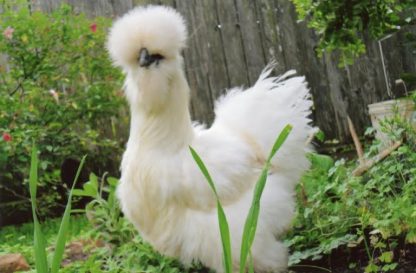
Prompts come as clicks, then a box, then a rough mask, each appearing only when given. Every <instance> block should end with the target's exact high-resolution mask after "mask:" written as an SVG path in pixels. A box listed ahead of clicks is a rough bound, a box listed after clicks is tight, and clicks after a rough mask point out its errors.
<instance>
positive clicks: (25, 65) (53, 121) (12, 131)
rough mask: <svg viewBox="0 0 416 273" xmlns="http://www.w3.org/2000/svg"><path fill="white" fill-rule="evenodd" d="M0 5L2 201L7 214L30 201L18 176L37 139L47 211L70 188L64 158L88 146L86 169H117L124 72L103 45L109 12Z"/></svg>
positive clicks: (19, 1)
mask: <svg viewBox="0 0 416 273" xmlns="http://www.w3.org/2000/svg"><path fill="white" fill-rule="evenodd" d="M0 9H1V10H2V12H1V14H0V31H1V33H0V34H2V35H0V51H1V52H2V57H1V58H2V60H1V61H0V136H2V139H0V179H1V181H2V183H1V185H0V194H1V195H2V204H0V205H1V206H2V210H4V211H6V212H10V213H11V214H12V213H16V212H17V211H27V210H28V209H29V208H30V202H28V198H27V196H29V193H28V191H27V187H21V184H22V183H23V184H25V185H27V183H28V181H27V179H25V178H26V177H27V176H28V170H27V168H26V166H27V165H28V163H29V162H28V159H27V157H26V154H27V153H29V152H30V150H31V145H32V139H36V140H37V145H38V147H39V149H40V150H42V151H43V156H42V158H41V161H40V162H39V168H40V172H42V175H41V176H40V177H39V181H38V189H39V192H38V202H39V203H40V205H39V208H38V212H39V213H40V214H41V215H47V214H51V212H52V211H53V210H56V208H57V204H60V202H59V201H60V200H62V199H63V198H64V197H65V194H64V192H65V191H66V189H67V188H68V185H63V184H62V182H61V177H60V167H61V164H62V163H63V161H64V160H65V159H67V158H80V157H81V156H82V155H84V154H88V156H89V158H91V161H90V162H94V164H91V166H89V167H90V169H92V170H94V171H96V172H100V173H102V172H103V169H105V170H107V171H109V172H113V173H117V166H118V165H119V164H118V160H119V158H117V157H116V158H114V154H121V147H122V144H123V142H124V140H125V136H124V135H120V133H119V132H118V128H119V127H120V126H121V127H123V126H126V125H127V119H126V118H125V119H123V118H122V116H123V115H120V113H121V111H122V109H123V107H124V101H123V98H122V96H121V93H120V90H119V88H118V86H119V85H120V81H121V78H122V76H121V74H120V72H119V71H118V70H117V69H114V68H113V67H112V65H111V62H110V61H109V58H108V56H107V53H106V52H105V46H104V44H105V37H106V29H107V28H108V27H109V26H110V23H111V19H109V18H101V17H97V18H94V19H88V18H86V17H85V15H83V14H75V13H74V12H73V11H72V8H71V7H70V6H68V5H63V6H62V7H61V8H59V9H57V10H56V11H54V12H52V13H50V14H46V13H42V12H39V11H31V10H30V9H29V7H28V4H27V1H23V0H13V1H1V3H0ZM116 120H117V122H116ZM116 151H119V152H116ZM61 203H62V207H64V203H63V202H61Z"/></svg>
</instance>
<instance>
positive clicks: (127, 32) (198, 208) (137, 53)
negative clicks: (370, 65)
mask: <svg viewBox="0 0 416 273" xmlns="http://www.w3.org/2000/svg"><path fill="white" fill-rule="evenodd" d="M185 40H186V27H185V24H184V21H183V18H182V17H181V16H180V15H179V14H178V13H177V12H176V11H174V10H173V9H171V8H167V7H161V6H148V7H139V8H136V9H134V10H132V11H131V12H129V13H128V14H126V15H125V16H123V17H122V18H121V19H119V20H117V21H116V23H115V24H114V26H113V27H112V29H111V31H110V35H109V40H108V49H109V52H110V55H111V56H112V58H113V60H114V63H115V64H116V65H118V66H121V67H122V68H123V70H124V72H125V74H126V82H125V92H126V97H127V99H128V101H129V103H130V109H131V127H130V136H129V141H128V144H127V147H126V151H125V153H124V155H123V161H122V166H121V171H122V176H121V179H120V185H119V186H118V190H117V194H118V198H119V200H120V203H121V206H122V210H123V212H124V214H125V215H126V217H127V218H128V219H129V220H130V221H131V222H132V223H133V224H134V225H135V226H136V228H137V229H138V230H139V232H140V234H141V235H142V237H143V238H144V239H145V240H146V241H148V242H150V243H151V244H152V246H153V247H154V248H155V249H156V250H158V251H160V252H161V253H163V254H165V255H169V256H174V257H178V258H179V259H180V260H181V261H182V262H184V263H185V264H190V263H191V262H192V261H194V260H199V261H201V262H202V263H203V264H205V265H206V266H208V267H210V268H212V269H215V270H216V271H217V272H219V273H221V272H223V262H222V246H221V240H220V234H219V227H218V219H217V215H216V202H215V198H214V195H213V193H212V191H211V189H210V188H209V186H208V183H207V182H206V180H205V178H204V177H203V175H202V173H201V171H200V170H199V168H198V166H197V165H196V163H195V162H194V160H193V158H192V156H191V154H190V152H189V146H192V147H193V148H194V149H195V150H196V151H197V152H198V154H199V155H200V157H201V158H202V160H203V161H204V163H205V164H206V166H207V168H208V170H209V172H210V174H211V176H212V178H213V180H214V183H215V184H216V187H217V191H218V195H219V197H220V200H221V203H222V204H223V206H224V209H225V213H226V216H227V218H228V222H229V226H230V233H231V243H232V253H233V264H234V268H235V270H236V272H237V270H238V265H239V253H240V251H239V250H240V245H241V236H242V231H243V227H244V223H245V219H246V216H247V214H248V210H249V207H250V204H251V199H252V195H253V189H254V185H255V183H256V181H257V178H258V177H259V175H260V172H261V168H262V166H263V165H264V163H265V159H266V157H267V155H268V153H269V151H270V149H271V147H272V145H273V143H274V140H275V139H276V137H277V136H278V134H279V133H280V131H281V130H282V129H283V128H284V126H285V125H287V124H291V125H292V126H293V130H292V132H291V134H290V135H289V137H288V139H287V141H286V142H285V144H284V145H283V147H282V148H281V150H279V152H278V154H277V155H276V157H275V158H274V159H273V161H272V168H271V171H270V173H269V175H268V178H267V184H266V187H265V189H264V193H263V196H262V199H261V210H260V216H259V221H258V227H257V232H256V236H255V240H254V243H253V247H252V255H253V260H254V268H255V270H256V272H281V271H283V270H285V268H286V266H287V250H286V248H285V247H284V246H283V244H282V243H281V242H279V241H278V238H279V236H280V235H281V234H282V233H283V232H284V231H285V230H287V229H288V228H289V226H290V223H291V220H292V217H293V213H294V206H295V203H294V187H295V185H296V182H297V181H298V180H299V178H300V176H301V174H302V172H303V171H305V170H306V169H307V168H308V160H307V159H306V157H305V152H306V149H305V146H304V143H305V140H306V139H307V136H308V132H309V130H310V126H309V125H308V124H309V119H308V118H307V117H308V115H309V114H310V110H309V109H310V107H311V101H310V100H309V97H308V89H307V87H306V83H305V81H304V78H303V77H292V78H289V79H285V77H286V76H289V75H290V74H292V73H291V72H289V73H288V74H289V75H285V76H283V77H281V78H280V79H279V78H275V77H269V74H270V71H271V69H272V67H267V68H266V69H265V70H264V71H263V73H262V74H261V75H260V77H259V80H258V81H257V83H256V84H255V85H254V86H253V87H251V88H249V89H248V90H242V89H233V90H230V91H229V92H228V93H227V94H226V95H225V96H224V97H222V98H220V99H219V100H218V101H217V103H216V107H215V113H216V119H215V121H214V123H213V125H212V126H211V127H210V128H209V129H205V128H203V127H202V126H199V125H195V124H192V121H191V118H190V114H189V106H188V105H189V93H190V92H189V87H188V84H187V82H186V79H185V76H184V72H183V61H182V57H181V55H180V51H181V49H182V48H183V47H184V44H185Z"/></svg>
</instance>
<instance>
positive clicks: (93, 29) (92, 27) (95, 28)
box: [90, 23, 97, 32]
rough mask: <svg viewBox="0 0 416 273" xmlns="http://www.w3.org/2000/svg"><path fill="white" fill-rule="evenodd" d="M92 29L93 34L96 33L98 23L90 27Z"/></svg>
mask: <svg viewBox="0 0 416 273" xmlns="http://www.w3.org/2000/svg"><path fill="white" fill-rule="evenodd" d="M90 29H91V31H92V32H96V31H97V24H96V23H92V24H91V25H90Z"/></svg>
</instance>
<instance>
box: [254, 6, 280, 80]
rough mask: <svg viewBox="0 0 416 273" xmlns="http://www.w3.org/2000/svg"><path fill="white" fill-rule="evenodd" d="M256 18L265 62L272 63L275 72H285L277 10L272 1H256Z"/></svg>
mask: <svg viewBox="0 0 416 273" xmlns="http://www.w3.org/2000/svg"><path fill="white" fill-rule="evenodd" d="M257 2H258V3H257V8H258V16H259V20H260V25H261V32H260V34H261V39H262V40H263V47H264V52H265V56H266V61H267V62H270V61H272V60H273V61H274V62H275V64H276V68H275V70H276V72H277V73H279V74H281V73H283V72H285V70H286V64H285V59H284V56H283V48H282V46H281V37H280V31H279V28H278V27H277V18H276V15H277V8H276V7H275V5H274V3H273V1H270V0H258V1H257Z"/></svg>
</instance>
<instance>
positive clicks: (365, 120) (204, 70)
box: [33, 0, 416, 142]
mask: <svg viewBox="0 0 416 273" xmlns="http://www.w3.org/2000/svg"><path fill="white" fill-rule="evenodd" d="M63 1H64V0H35V1H33V2H34V7H35V8H41V9H43V10H45V11H48V10H51V9H53V8H56V7H57V6H58V5H59V4H60V2H63ZM64 2H67V3H70V4H71V5H73V6H74V7H75V8H76V9H78V10H80V11H84V12H86V13H88V14H89V15H91V16H95V15H104V16H117V15H121V14H122V13H124V12H125V11H127V10H128V9H130V8H132V7H133V6H134V5H138V4H164V5H170V6H173V7H175V8H176V9H178V10H179V11H180V12H181V13H182V14H183V15H184V16H185V18H186V19H187V22H188V29H189V34H190V35H189V40H188V48H187V49H186V50H185V52H184V57H185V66H186V73H187V76H188V80H189V84H190V87H191V89H192V103H191V106H192V114H193V116H194V118H195V119H198V120H202V121H206V122H208V123H209V122H210V121H212V119H213V117H214V116H213V111H212V109H213V104H214V101H215V98H216V97H218V96H219V95H221V94H223V93H224V92H225V90H226V89H227V88H230V87H233V86H250V85H251V84H253V83H254V82H255V81H256V79H257V77H258V75H259V73H260V72H261V70H262V69H263V68H264V66H265V65H266V64H267V63H268V62H270V61H271V60H275V61H276V62H277V66H276V73H283V72H284V71H286V70H288V69H296V70H297V71H298V72H299V74H304V75H306V78H307V80H308V82H309V85H310V88H311V92H312V95H313V100H314V111H313V120H314V124H315V125H316V126H318V127H320V128H321V129H322V130H323V131H324V132H325V134H326V136H327V137H328V138H337V139H339V140H340V141H341V142H344V141H347V140H348V139H349V131H348V126H347V119H346V117H347V115H349V116H350V117H351V119H352V120H353V123H354V124H355V125H356V127H357V130H358V132H359V133H363V131H364V129H365V128H366V127H367V126H369V125H370V119H369V116H368V110H367V105H368V104H371V103H374V102H377V101H381V100H383V99H386V98H387V97H388V95H387V91H386V88H387V87H386V83H385V77H384V73H383V69H382V62H381V58H380V49H379V46H378V44H377V43H376V42H370V41H369V42H367V46H368V51H367V53H366V54H365V55H364V56H362V57H361V58H360V59H359V60H358V61H357V62H356V64H355V65H353V66H350V67H348V68H345V69H341V68H339V67H338V66H337V62H336V60H335V57H333V56H329V55H324V56H323V57H322V58H318V57H317V56H316V54H315V51H314V49H315V47H316V45H317V37H316V36H315V34H314V32H313V31H311V30H309V29H308V28H307V27H306V24H305V23H304V22H298V20H297V16H296V13H295V10H294V7H293V5H292V3H291V2H290V1H289V0H134V1H133V0H118V1H115V0H88V1H87V0H65V1H64ZM401 35H402V34H400V33H399V34H397V35H395V36H393V37H392V38H390V39H388V40H386V41H384V42H383V43H382V47H383V51H384V53H385V58H386V59H385V62H386V67H387V72H388V82H389V84H391V83H393V82H394V80H395V79H398V78H399V77H400V74H401V73H402V72H403V71H416V64H415V61H414V56H412V55H411V52H410V51H408V50H405V49H404V47H403V46H400V45H401V41H402V37H401Z"/></svg>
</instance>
